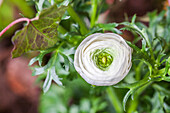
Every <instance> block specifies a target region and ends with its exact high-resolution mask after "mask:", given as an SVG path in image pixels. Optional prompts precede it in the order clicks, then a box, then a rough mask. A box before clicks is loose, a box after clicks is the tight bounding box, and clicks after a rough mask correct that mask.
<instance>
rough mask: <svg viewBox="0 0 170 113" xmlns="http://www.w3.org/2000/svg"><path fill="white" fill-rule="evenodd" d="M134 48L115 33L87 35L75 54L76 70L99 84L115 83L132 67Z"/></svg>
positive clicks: (95, 83)
mask: <svg viewBox="0 0 170 113" xmlns="http://www.w3.org/2000/svg"><path fill="white" fill-rule="evenodd" d="M131 54H132V49H131V48H130V47H129V46H128V44H127V43H126V42H125V40H124V39H123V38H122V37H121V36H119V35H117V34H114V33H95V34H92V35H90V36H88V37H86V38H85V39H84V40H83V41H82V42H81V43H80V45H79V46H78V48H77V50H76V52H75V55H74V66H75V69H76V71H77V72H78V73H79V74H80V75H81V76H82V77H83V78H84V79H85V80H86V81H87V82H88V83H89V84H92V85H97V86H108V85H114V84H116V83H118V82H119V81H121V80H122V79H123V78H124V77H125V76H126V75H127V74H128V72H129V70H130V68H131V65H132V64H131Z"/></svg>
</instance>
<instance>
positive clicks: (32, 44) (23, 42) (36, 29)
mask: <svg viewBox="0 0 170 113" xmlns="http://www.w3.org/2000/svg"><path fill="white" fill-rule="evenodd" d="M66 9H67V7H66V6H61V7H59V8H58V7H57V6H56V5H53V6H51V7H50V8H48V9H45V10H43V11H42V12H41V13H40V15H39V19H38V20H35V21H31V22H30V23H29V24H28V25H26V26H25V27H24V28H23V29H22V30H20V31H18V32H16V34H15V36H14V37H13V39H12V42H13V44H14V49H13V52H12V57H13V58H15V57H19V56H21V55H22V54H23V53H25V52H28V51H30V50H44V49H47V48H49V47H52V46H54V44H56V42H57V40H58V39H57V27H58V25H59V22H60V21H61V17H62V16H63V14H64V12H65V10H66Z"/></svg>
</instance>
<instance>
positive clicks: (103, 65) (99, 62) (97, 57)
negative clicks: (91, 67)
mask: <svg viewBox="0 0 170 113" xmlns="http://www.w3.org/2000/svg"><path fill="white" fill-rule="evenodd" d="M110 50H111V49H109V48H104V49H97V50H95V51H94V52H93V53H92V54H93V55H92V59H93V62H94V63H95V65H96V66H97V67H98V68H99V69H101V70H103V71H106V70H108V69H109V66H110V65H111V64H112V62H113V55H112V53H113V52H111V51H110Z"/></svg>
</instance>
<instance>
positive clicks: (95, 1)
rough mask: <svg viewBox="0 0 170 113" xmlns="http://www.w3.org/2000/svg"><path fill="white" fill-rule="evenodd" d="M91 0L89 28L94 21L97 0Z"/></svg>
mask: <svg viewBox="0 0 170 113" xmlns="http://www.w3.org/2000/svg"><path fill="white" fill-rule="evenodd" d="M91 2H92V15H91V28H92V27H93V26H94V25H95V22H96V12H97V0H91Z"/></svg>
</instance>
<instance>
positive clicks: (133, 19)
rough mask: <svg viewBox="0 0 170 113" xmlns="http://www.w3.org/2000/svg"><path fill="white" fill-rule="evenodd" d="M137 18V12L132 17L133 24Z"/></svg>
mask: <svg viewBox="0 0 170 113" xmlns="http://www.w3.org/2000/svg"><path fill="white" fill-rule="evenodd" d="M135 20H136V14H135V15H134V16H133V17H132V22H131V23H132V24H134V23H135Z"/></svg>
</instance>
